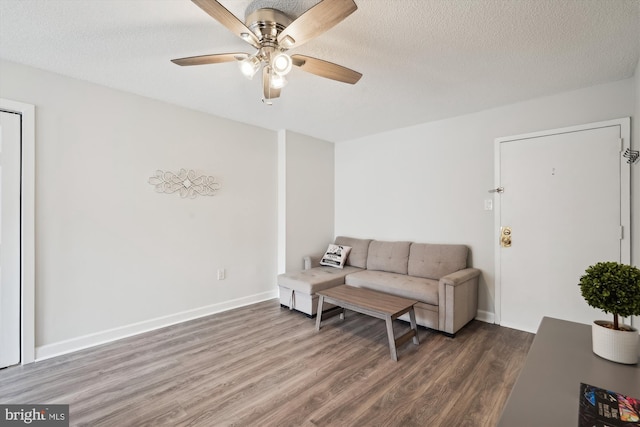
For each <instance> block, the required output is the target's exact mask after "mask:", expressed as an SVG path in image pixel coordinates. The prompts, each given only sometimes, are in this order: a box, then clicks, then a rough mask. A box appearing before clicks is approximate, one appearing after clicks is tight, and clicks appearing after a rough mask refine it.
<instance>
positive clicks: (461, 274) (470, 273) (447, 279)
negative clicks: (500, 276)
mask: <svg viewBox="0 0 640 427" xmlns="http://www.w3.org/2000/svg"><path fill="white" fill-rule="evenodd" d="M478 276H480V270H478V269H477V268H465V269H463V270H458V271H456V272H455V273H451V274H447V275H446V276H444V277H441V278H440V283H442V284H444V285H446V286H458V285H460V284H462V283H464V282H466V281H467V280H471V279H473V278H474V277H478Z"/></svg>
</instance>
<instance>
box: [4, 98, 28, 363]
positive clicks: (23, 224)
mask: <svg viewBox="0 0 640 427" xmlns="http://www.w3.org/2000/svg"><path fill="white" fill-rule="evenodd" d="M0 110H4V111H8V112H12V113H17V114H20V117H21V119H20V128H21V129H20V131H21V151H20V152H21V156H20V157H21V165H20V282H21V283H20V285H21V293H20V301H21V307H20V328H21V331H20V363H21V364H22V365H25V364H27V363H32V362H33V361H35V106H34V105H31V104H25V103H23V102H17V101H11V100H9V99H4V98H0Z"/></svg>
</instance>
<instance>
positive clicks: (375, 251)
mask: <svg viewBox="0 0 640 427" xmlns="http://www.w3.org/2000/svg"><path fill="white" fill-rule="evenodd" d="M410 245H411V242H380V241H377V240H374V241H373V242H371V244H370V245H369V255H368V256H367V270H379V271H388V272H389V273H399V274H407V264H408V261H409V246H410Z"/></svg>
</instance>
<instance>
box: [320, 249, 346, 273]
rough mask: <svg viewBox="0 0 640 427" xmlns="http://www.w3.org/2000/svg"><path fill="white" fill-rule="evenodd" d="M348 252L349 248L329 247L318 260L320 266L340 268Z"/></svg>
mask: <svg viewBox="0 0 640 427" xmlns="http://www.w3.org/2000/svg"><path fill="white" fill-rule="evenodd" d="M349 251H351V246H343V245H329V247H328V248H327V252H325V253H324V255H323V256H322V259H321V260H320V265H326V266H327V267H335V268H342V267H344V263H345V262H346V261H347V257H348V256H349Z"/></svg>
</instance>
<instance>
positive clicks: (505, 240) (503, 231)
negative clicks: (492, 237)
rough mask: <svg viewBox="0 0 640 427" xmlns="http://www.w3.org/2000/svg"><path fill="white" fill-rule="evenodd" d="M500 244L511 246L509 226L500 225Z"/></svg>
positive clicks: (504, 246) (506, 246)
mask: <svg viewBox="0 0 640 427" xmlns="http://www.w3.org/2000/svg"><path fill="white" fill-rule="evenodd" d="M500 246H502V247H503V248H510V247H511V227H500Z"/></svg>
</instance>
